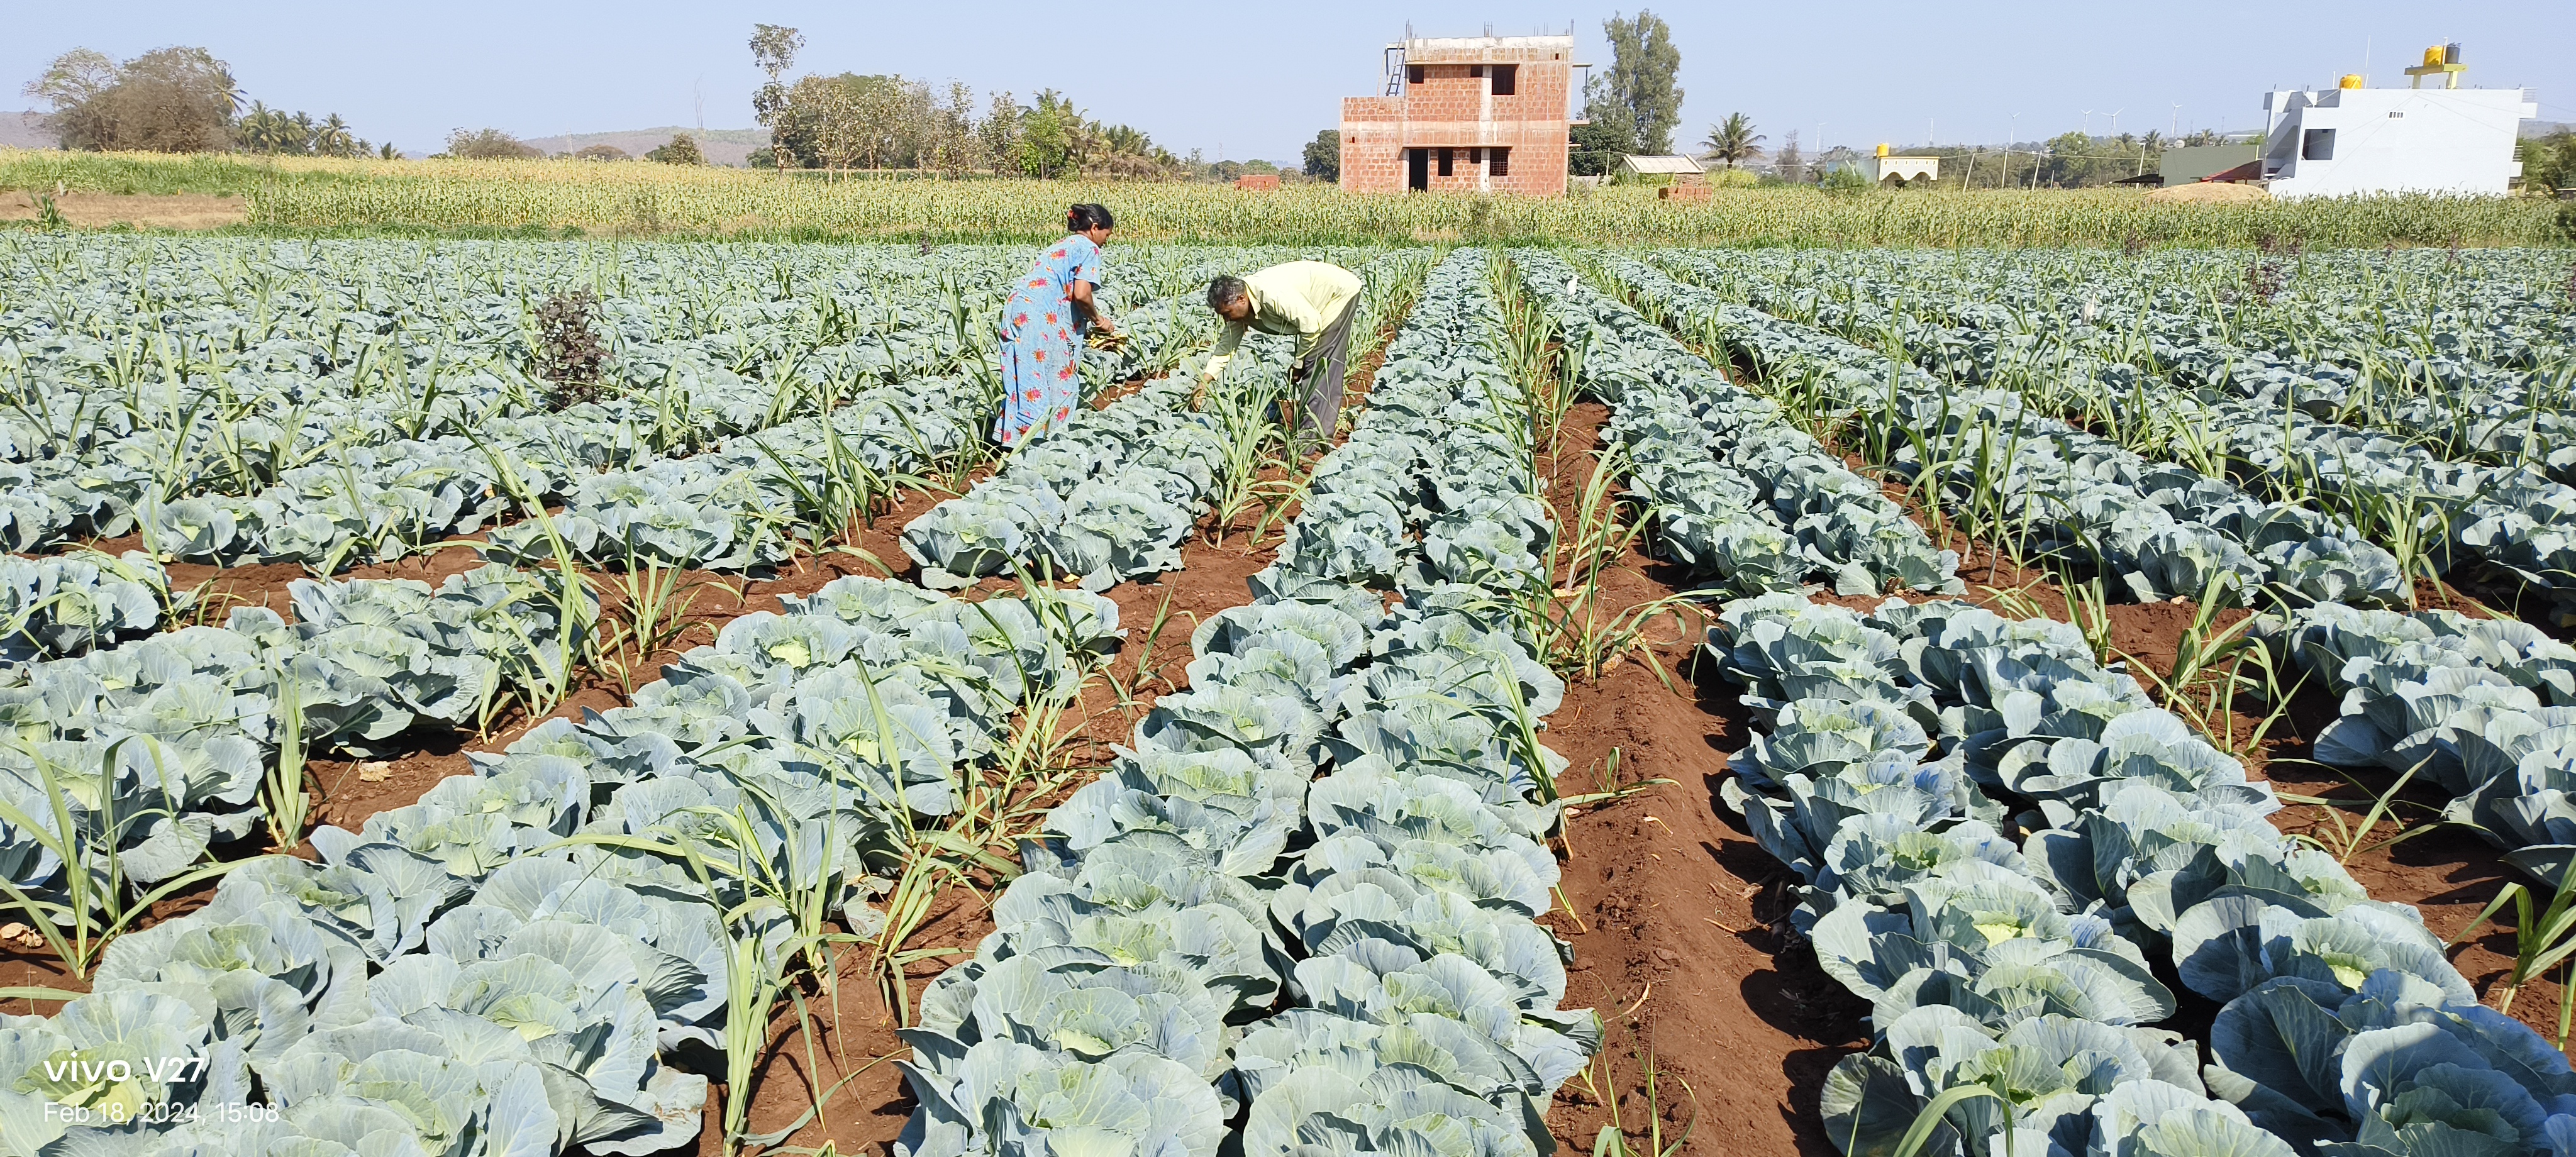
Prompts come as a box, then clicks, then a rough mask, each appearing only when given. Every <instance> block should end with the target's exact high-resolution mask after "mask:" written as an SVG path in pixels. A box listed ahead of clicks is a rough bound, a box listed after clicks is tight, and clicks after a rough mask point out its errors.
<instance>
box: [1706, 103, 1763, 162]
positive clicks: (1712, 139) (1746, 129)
mask: <svg viewBox="0 0 2576 1157" xmlns="http://www.w3.org/2000/svg"><path fill="white" fill-rule="evenodd" d="M1762 139H1763V137H1762V134H1760V133H1757V132H1754V131H1753V122H1752V121H1751V120H1750V119H1748V118H1746V117H1745V115H1744V114H1743V113H1740V112H1737V113H1728V114H1726V122H1725V123H1724V124H1715V125H1710V126H1709V128H1708V139H1707V140H1706V141H1704V142H1702V143H1703V144H1705V145H1707V146H1708V155H1710V156H1712V157H1716V158H1717V159H1718V160H1721V161H1724V162H1726V167H1727V168H1730V169H1732V168H1734V167H1735V164H1736V162H1738V161H1749V160H1752V159H1753V158H1755V157H1758V156H1761V155H1762V146H1761V144H1760V142H1761V141H1762Z"/></svg>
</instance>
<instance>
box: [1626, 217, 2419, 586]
mask: <svg viewBox="0 0 2576 1157" xmlns="http://www.w3.org/2000/svg"><path fill="white" fill-rule="evenodd" d="M1599 264H1600V267H1601V269H1602V270H1603V271H1604V272H1605V273H1606V274H1607V275H1608V276H1609V277H1610V278H1611V279H1612V280H1613V281H1615V282H1616V283H1618V284H1619V285H1620V286H1622V287H1623V288H1624V289H1626V290H1627V291H1628V292H1629V293H1630V294H1631V295H1633V296H1634V298H1635V299H1636V300H1638V301H1640V302H1642V303H1645V304H1646V305H1647V306H1648V307H1649V308H1651V309H1653V310H1654V311H1655V312H1657V313H1658V314H1660V315H1661V316H1662V318H1663V319H1664V320H1665V322H1666V324H1668V325H1673V326H1677V327H1680V328H1683V329H1685V330H1686V331H1687V332H1691V333H1695V334H1698V335H1701V336H1702V337H1704V338H1705V339H1706V340H1709V341H1710V342H1712V343H1714V344H1717V345H1720V346H1722V347H1723V348H1725V349H1727V350H1728V351H1729V352H1731V353H1733V354H1735V355H1736V356H1739V357H1741V358H1743V359H1745V360H1746V361H1747V362H1749V363H1750V364H1751V365H1752V366H1753V367H1754V368H1755V370H1756V372H1758V373H1760V374H1762V375H1763V376H1764V377H1765V378H1767V379H1770V380H1771V381H1772V384H1773V387H1774V392H1787V393H1791V394H1795V395H1799V396H1800V397H1801V399H1802V401H1803V403H1804V404H1806V405H1808V406H1810V407H1814V408H1816V409H1818V410H1819V411H1820V412H1821V413H1823V414H1825V415H1827V416H1830V417H1831V418H1833V419H1834V420H1835V421H1836V422H1837V423H1838V424H1843V425H1847V426H1850V427H1852V428H1854V429H1855V430H1856V431H1857V433H1858V435H1859V436H1858V438H1857V441H1858V442H1859V443H1860V444H1861V445H1863V446H1864V447H1867V448H1868V449H1869V450H1871V451H1872V452H1873V453H1875V454H1876V455H1878V456H1879V457H1881V458H1882V459H1883V461H1884V462H1885V464H1886V465H1888V466H1890V467H1891V468H1893V469H1895V470H1898V471H1899V472H1902V473H1904V474H1907V475H1909V476H1911V477H1913V478H1914V479H1916V484H1917V485H1918V486H1921V487H1925V488H1927V489H1930V490H1932V491H1933V492H1934V493H1937V495H1938V496H1939V500H1940V501H1941V502H1942V504H1943V505H1944V506H1949V507H1967V508H1969V509H1971V510H1972V511H1974V512H1976V513H1978V514H1979V515H1981V516H1982V517H1984V518H1985V519H1986V520H1987V521H1988V522H1989V523H1991V525H1992V527H1993V529H1994V530H1995V531H1996V533H1998V534H1999V535H2000V536H2001V537H2002V538H2004V539H2005V540H2006V542H2007V544H2008V545H2009V546H2010V547H2011V548H2012V551H2013V553H2014V554H2015V555H2016V556H2017V557H2020V558H2022V559H2024V560H2045V559H2052V558H2062V559H2067V560H2071V561H2076V562H2080V563H2083V564H2085V565H2088V566H2090V567H2092V568H2093V569H2095V570H2096V571H2098V572H2099V573H2100V574H2102V575H2103V576H2104V578H2105V579H2106V580H2107V581H2108V582H2109V584H2110V590H2111V591H2112V592H2114V593H2116V594H2122V595H2126V596H2128V597H2132V598H2135V599H2138V600H2141V601H2153V600H2158V599H2166V598H2196V597H2199V596H2201V595H2203V594H2205V593H2206V592H2207V591H2208V590H2209V589H2210V587H2211V586H2212V585H2213V584H2215V583H2226V584H2230V585H2234V586H2237V587H2239V588H2241V589H2244V590H2248V591H2251V590H2254V589H2257V588H2267V589H2269V590H2271V591H2272V592H2274V593H2275V594H2277V595H2279V596H2280V597H2283V598H2286V599H2290V600H2293V601H2296V602H2303V603H2304V602H2348V603H2358V604H2372V603H2399V602H2403V601H2404V600H2405V597H2406V593H2407V590H2408V586H2407V581H2406V577H2405V576H2404V575H2403V574H2402V573H2401V572H2400V570H2399V568H2398V565H2397V560H2396V559H2395V557H2394V556H2392V555H2390V554H2389V553H2388V552H2387V551H2386V550H2383V549H2381V548H2379V547H2378V546H2376V545H2373V544H2371V543H2370V542H2367V541H2365V540H2363V539H2362V537H2361V536H2360V534H2359V533H2358V532H2357V531H2356V530H2354V528H2353V527H2352V526H2351V525H2350V524H2349V523H2347V522H2345V521H2344V520H2342V519H2339V518H2336V517H2333V516H2330V515H2327V514H2323V513H2321V512H2318V511H2315V510H2310V509H2306V508H2303V507H2297V506H2290V505H2285V504H2282V503H2278V502H2268V501H2264V500H2261V499H2258V498H2255V497H2252V496H2250V495H2248V494H2246V493H2245V492H2244V491H2243V490H2241V489H2239V488H2237V487H2236V486H2234V485H2232V484H2230V483H2227V482H2225V481H2222V480H2219V479H2214V478H2211V477H2208V476H2207V475H2204V474H2202V473H2200V472H2198V471H2196V470H2192V469H2190V468H2188V467H2184V466H2179V465H2174V464H2171V463H2156V462H2150V461H2148V460H2146V459H2144V458H2141V457H2140V456H2138V455H2137V454H2135V453H2133V452H2131V451H2129V450H2126V449H2123V448H2121V447H2120V446H2118V445H2117V444H2115V443H2112V442H2110V441H2109V440H2107V439H2104V438H2101V437H2098V436H2095V435H2093V434H2089V433H2086V432H2084V431H2082V430H2079V429H2076V428H2075V427H2072V426H2070V425H2068V424H2067V423H2065V422H2063V421H2061V420H2059V419H2057V418H2056V417H2054V416H2051V415H2047V414H2043V413H2039V412H2036V411H2035V410H2033V409H2032V408H2031V407H2030V406H2029V405H2028V404H2027V403H2026V402H2025V401H2024V400H2023V399H2022V398H2021V396H2020V395H2018V394H2015V393H2012V392H2010V391H2004V390H1969V389H1953V388H1951V387H1949V386H1946V385H1945V384H1943V383H1942V382H1940V381H1938V380H1937V379H1934V378H1933V377H1931V376H1930V375H1928V374H1926V373H1924V372H1923V371H1921V370H1919V369H1917V368H1915V367H1913V366H1910V365H1906V364H1904V363H1901V362H1897V361H1894V360H1892V359H1890V358H1888V357H1887V356H1885V355H1883V354H1878V353H1875V352H1872V351H1870V350H1867V349H1864V348H1862V347H1860V346H1857V345H1854V344H1852V343H1850V342H1848V341H1845V340H1843V339H1841V338H1838V337H1834V336H1832V335H1830V334H1826V333H1822V332H1819V331H1818V330H1816V329H1813V328H1811V327H1808V326H1804V325H1800V324H1798V323H1795V322H1790V321H1785V320H1783V319H1781V318H1778V317H1775V316H1772V315H1770V314H1768V313H1765V312H1763V311H1761V310H1758V309H1752V308H1748V307H1746V306H1742V305H1738V304H1734V303H1731V302H1727V301H1725V300H1723V299H1721V298H1720V297H1719V296H1718V295H1717V294H1715V293H1713V292H1711V291H1709V290H1707V289H1703V288H1700V287H1697V286H1691V285H1685V284H1683V283H1681V282H1678V281H1675V280H1674V279H1673V278H1672V277H1670V276H1669V275H1667V274H1665V273H1664V272H1662V271H1661V270H1659V269H1656V268H1654V267H1653V266H1650V265H1647V264H1645V263H1643V262H1640V261H1635V260H1632V259H1628V258H1625V257H1620V256H1617V255H1613V254H1604V255H1601V257H1600V258H1599ZM1927 474H1928V475H1929V476H1930V477H1929V478H1928V479H1926V478H1925V475H1927Z"/></svg>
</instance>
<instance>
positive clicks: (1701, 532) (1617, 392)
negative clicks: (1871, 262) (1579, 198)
mask: <svg viewBox="0 0 2576 1157" xmlns="http://www.w3.org/2000/svg"><path fill="white" fill-rule="evenodd" d="M1512 262H1513V264H1514V265H1515V266H1516V267H1517V268H1518V270H1519V272H1520V276H1521V280H1522V282H1523V285H1524V286H1525V288H1526V291H1527V292H1528V293H1530V294H1531V295H1532V296H1534V297H1536V298H1537V299H1538V300H1539V301H1540V302H1541V304H1542V305H1543V306H1544V307H1545V308H1546V309H1547V310H1548V311H1549V314H1550V316H1551V317H1552V318H1554V320H1555V322H1556V325H1557V329H1558V332H1559V333H1561V334H1562V335H1563V342H1564V345H1565V347H1566V348H1568V349H1570V350H1574V351H1578V354H1579V361H1578V364H1576V365H1575V367H1574V374H1575V380H1576V383H1577V385H1578V386H1579V387H1580V388H1581V389H1582V390H1583V391H1584V393H1585V394H1586V395H1588V396H1591V397H1594V398H1597V399H1600V400H1603V401H1606V402H1608V403H1609V405H1610V407H1611V418H1610V423H1609V425H1608V426H1606V427H1604V428H1603V437H1604V438H1605V439H1606V440H1607V441H1608V442H1609V443H1610V444H1611V445H1613V446H1615V447H1616V448H1617V450H1618V452H1619V453H1620V455H1621V458H1620V465H1621V466H1622V467H1623V468H1624V470H1625V472H1626V475H1627V481H1626V485H1627V492H1628V494H1629V496H1630V498H1631V499H1632V500H1633V501H1634V502H1636V504H1637V505H1639V506H1640V507H1642V508H1643V509H1644V510H1645V511H1646V514H1647V517H1648V518H1649V519H1650V520H1651V521H1652V523H1653V527H1654V534H1653V539H1652V545H1653V547H1654V548H1655V549H1656V551H1657V553H1659V554H1660V555H1661V556H1662V557H1664V558H1666V559H1668V560H1670V561H1673V562H1676V563H1679V564H1681V565H1682V566H1684V567H1687V568H1689V569H1690V570H1691V571H1692V572H1693V573H1694V574H1695V575H1703V576H1708V577H1710V578H1714V579H1715V580H1716V581H1717V582H1718V583H1720V584H1721V585H1722V588H1723V589H1724V590H1725V591H1726V592H1728V593H1732V594H1740V595H1749V594H1760V593H1763V592H1765V591H1774V590H1794V589H1797V588H1798V587H1800V586H1802V585H1804V584H1805V583H1806V582H1807V581H1808V580H1809V579H1810V578H1812V577H1815V576H1818V575H1823V576H1826V577H1828V578H1829V579H1830V580H1831V581H1832V583H1833V587H1834V590H1835V591H1836V593H1839V594H1846V595H1858V594H1879V593H1882V592H1884V591H1886V590H1887V588H1888V586H1889V584H1890V583H1894V584H1896V585H1898V586H1901V587H1904V588H1906V589H1910V590H1918V591H1932V592H1950V593H1956V592H1958V591H1961V590H1964V589H1965V588H1964V586H1963V585H1962V584H1961V583H1960V581H1959V578H1958V574H1957V572H1958V568H1959V557H1958V555H1957V553H1956V552H1953V551H1944V550H1936V549H1934V548H1933V546H1932V543H1931V540H1930V539H1929V538H1928V537H1926V536H1925V534H1924V532H1923V528H1922V527H1920V526H1918V525H1916V524H1915V523H1914V521H1913V520H1912V519H1910V518H1908V517H1906V514H1905V511H1904V509H1903V508H1901V507H1899V506H1898V505H1897V504H1896V503H1895V502H1893V501H1891V500H1890V499H1889V498H1888V497H1887V496H1886V495H1885V494H1883V493H1881V492H1880V491H1879V488H1878V486H1877V484H1875V483H1873V482H1870V481H1869V480H1867V479H1865V478H1862V477H1860V476H1859V475H1857V474H1854V473H1852V472H1851V471H1850V470H1848V469H1846V468H1845V467H1844V465H1843V463H1842V460H1841V459H1840V458H1838V457H1835V456H1833V455H1830V454H1827V453H1825V452H1824V447H1823V446H1822V445H1821V444H1819V443H1818V442H1817V441H1816V440H1815V438H1813V437H1812V436H1810V435H1808V434H1807V433H1806V432H1805V431H1803V430H1799V429H1797V428H1796V427H1794V426H1791V425H1790V424H1789V423H1788V422H1787V421H1786V420H1784V419H1783V418H1782V417H1781V413H1780V407H1779V405H1778V404H1777V403H1775V402H1772V401H1770V400H1768V399H1764V398H1759V397H1755V396H1754V395H1753V394H1751V393H1748V392H1746V391H1744V390H1741V389H1738V388H1737V387H1735V386H1734V385H1732V384H1730V383H1729V382H1727V381H1726V380H1725V379H1724V378H1722V377H1720V376H1719V375H1718V373H1717V371H1716V370H1715V369H1713V368H1711V367H1710V366H1709V364H1708V363H1707V362H1706V361H1703V360H1701V359H1700V357H1699V356H1698V355H1697V354H1694V353H1692V352H1690V350H1689V349H1687V348H1685V347H1684V346H1683V345H1682V344H1681V343H1680V342H1679V341H1676V340H1675V339H1674V338H1673V336H1672V335H1671V334H1668V333H1665V332H1664V331H1663V329H1662V328H1661V327H1659V326H1657V325H1655V324H1654V323H1653V322H1650V321H1648V320H1646V319H1645V318H1644V317H1642V316H1640V315H1639V314H1638V313H1637V311H1635V310H1633V309H1630V308H1628V307H1627V306H1625V305H1622V304H1620V303H1619V302H1616V301H1614V300H1611V299H1610V298H1608V297H1606V296H1603V295H1602V294H1600V293H1598V292H1596V291H1594V290H1593V289H1591V288H1590V287H1588V286H1586V285H1584V284H1583V283H1582V279H1581V276H1580V275H1579V274H1577V273H1576V272H1575V270H1574V268H1573V267H1572V266H1570V265H1568V264H1567V263H1566V262H1565V261H1564V260H1563V259H1561V258H1559V257H1557V256H1556V255H1555V254H1553V253H1548V252H1545V251H1543V250H1519V251H1515V252H1514V253H1513V254H1512Z"/></svg>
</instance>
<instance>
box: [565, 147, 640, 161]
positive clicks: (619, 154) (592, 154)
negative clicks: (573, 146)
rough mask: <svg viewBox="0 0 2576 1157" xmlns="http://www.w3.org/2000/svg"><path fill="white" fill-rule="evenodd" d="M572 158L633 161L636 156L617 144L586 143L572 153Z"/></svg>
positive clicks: (577, 159) (579, 159) (580, 159)
mask: <svg viewBox="0 0 2576 1157" xmlns="http://www.w3.org/2000/svg"><path fill="white" fill-rule="evenodd" d="M572 159H574V160H576V161H631V160H634V159H635V158H634V156H632V155H631V154H629V153H628V152H627V151H626V150H624V149H621V148H618V147H617V146H615V145H611V144H596V145H584V146H582V147H581V148H580V149H578V150H575V151H574V153H573V155H572Z"/></svg>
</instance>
